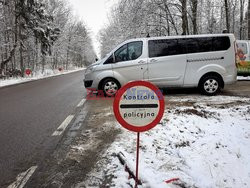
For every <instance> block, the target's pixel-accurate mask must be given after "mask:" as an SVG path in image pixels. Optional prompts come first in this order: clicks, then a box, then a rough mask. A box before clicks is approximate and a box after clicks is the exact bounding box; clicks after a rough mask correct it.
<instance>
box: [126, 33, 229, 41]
mask: <svg viewBox="0 0 250 188" xmlns="http://www.w3.org/2000/svg"><path fill="white" fill-rule="evenodd" d="M215 36H229V37H234V34H231V33H221V34H201V35H176V36H160V37H144V38H133V39H129V40H126V41H135V40H157V39H173V38H186V37H188V38H195V37H197V38H198V37H215Z"/></svg>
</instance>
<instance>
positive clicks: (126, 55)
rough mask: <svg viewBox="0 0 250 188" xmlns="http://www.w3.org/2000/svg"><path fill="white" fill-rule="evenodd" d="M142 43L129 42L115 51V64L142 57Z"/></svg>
mask: <svg viewBox="0 0 250 188" xmlns="http://www.w3.org/2000/svg"><path fill="white" fill-rule="evenodd" d="M142 46H143V42H142V41H137V42H131V43H128V44H125V45H123V46H122V47H120V48H119V49H118V50H116V51H115V53H114V54H115V62H121V61H130V60H135V59H137V58H138V57H140V56H141V55H142Z"/></svg>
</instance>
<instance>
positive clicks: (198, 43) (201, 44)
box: [186, 37, 213, 54]
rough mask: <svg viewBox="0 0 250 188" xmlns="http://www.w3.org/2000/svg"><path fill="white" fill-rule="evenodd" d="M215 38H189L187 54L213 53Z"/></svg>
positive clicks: (187, 40)
mask: <svg viewBox="0 0 250 188" xmlns="http://www.w3.org/2000/svg"><path fill="white" fill-rule="evenodd" d="M212 42H213V38H212V37H202V38H187V39H186V45H187V53H188V54H191V53H202V52H211V51H213V45H212Z"/></svg>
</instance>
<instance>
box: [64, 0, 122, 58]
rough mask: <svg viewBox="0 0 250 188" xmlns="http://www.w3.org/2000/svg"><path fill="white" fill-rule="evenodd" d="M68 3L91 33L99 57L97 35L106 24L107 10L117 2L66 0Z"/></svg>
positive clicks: (106, 0) (108, 0)
mask: <svg viewBox="0 0 250 188" xmlns="http://www.w3.org/2000/svg"><path fill="white" fill-rule="evenodd" d="M68 2H69V3H70V4H71V6H72V8H73V10H74V14H75V15H76V16H77V17H79V19H80V20H83V21H84V22H85V23H86V24H87V26H88V28H89V29H90V30H91V31H92V39H93V45H94V49H95V51H96V53H97V55H98V56H100V52H99V42H98V39H97V34H98V32H99V31H100V30H101V28H102V27H103V26H104V25H105V24H107V23H108V14H109V10H110V8H111V6H112V5H114V4H115V2H117V0H68Z"/></svg>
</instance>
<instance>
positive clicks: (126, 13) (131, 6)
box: [99, 0, 250, 57]
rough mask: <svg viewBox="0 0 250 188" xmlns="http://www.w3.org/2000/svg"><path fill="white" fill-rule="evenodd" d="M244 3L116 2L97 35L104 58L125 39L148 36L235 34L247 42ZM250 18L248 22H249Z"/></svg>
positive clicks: (234, 0) (222, 0)
mask: <svg viewBox="0 0 250 188" xmlns="http://www.w3.org/2000/svg"><path fill="white" fill-rule="evenodd" d="M249 2H250V0H249V1H247V0H119V1H118V3H117V4H116V5H115V6H113V8H112V10H111V11H110V14H109V20H110V22H109V24H107V25H106V26H105V27H104V28H103V29H102V30H101V31H100V34H99V41H100V43H101V47H100V49H101V55H102V57H103V56H105V55H106V54H107V53H108V52H110V51H111V49H113V48H114V47H115V46H116V45H118V44H119V43H121V42H123V41H124V40H126V39H130V38H137V37H146V36H147V35H149V36H171V35H192V34H215V33H222V32H223V31H224V32H228V33H234V34H235V36H236V39H241V40H244V39H245V40H246V39H250V30H248V25H250V10H249V6H248V4H250V3H249ZM248 18H249V19H248Z"/></svg>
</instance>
